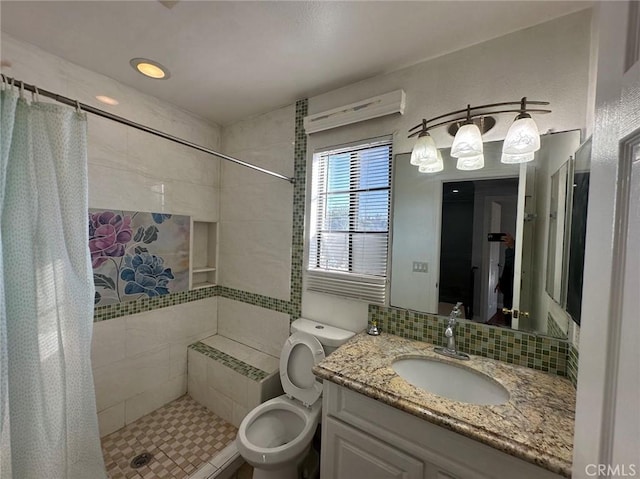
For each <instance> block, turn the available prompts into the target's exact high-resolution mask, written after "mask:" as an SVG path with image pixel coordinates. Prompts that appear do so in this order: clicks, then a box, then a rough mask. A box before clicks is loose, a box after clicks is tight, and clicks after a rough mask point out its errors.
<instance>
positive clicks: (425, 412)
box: [313, 333, 576, 477]
mask: <svg viewBox="0 0 640 479" xmlns="http://www.w3.org/2000/svg"><path fill="white" fill-rule="evenodd" d="M433 348H434V346H433V345H432V344H430V343H425V342H420V341H413V340H410V339H404V338H401V337H399V336H393V335H390V334H386V333H382V334H381V335H380V336H369V335H367V334H365V333H360V334H358V335H356V336H354V337H353V338H352V339H351V340H349V341H348V342H347V343H346V344H344V345H343V346H341V347H340V348H338V350H336V351H335V352H334V353H332V354H331V355H329V356H328V357H327V358H326V359H324V360H323V361H321V362H320V363H319V364H318V365H317V366H315V367H314V368H313V372H314V374H315V375H316V376H318V377H320V378H322V379H326V380H328V381H331V382H333V383H336V384H339V385H341V386H344V387H346V388H348V389H351V390H353V391H356V392H359V393H361V394H364V395H365V396H368V397H371V398H374V399H377V400H379V401H382V402H384V403H386V404H388V405H390V406H393V407H395V408H397V409H400V410H402V411H405V412H407V413H409V414H412V415H414V416H417V417H419V418H421V419H424V420H426V421H429V422H431V423H434V424H437V425H439V426H442V427H444V428H446V429H449V430H451V431H454V432H457V433H460V434H462V435H464V436H467V437H469V438H471V439H474V440H476V441H479V442H482V443H484V444H487V445H489V446H491V447H494V448H496V449H498V450H500V451H502V452H505V453H507V454H510V455H512V456H515V457H518V458H520V459H523V460H525V461H528V462H531V463H533V464H536V465H538V466H541V467H543V468H545V469H548V470H550V471H552V472H555V473H557V474H561V475H563V476H566V477H571V463H572V454H573V427H574V415H575V401H576V392H575V389H574V387H573V385H572V384H571V382H570V381H569V380H567V379H565V378H562V377H559V376H552V375H550V374H547V373H543V372H540V371H536V370H533V369H530V368H525V367H522V366H516V365H513V364H508V363H505V362H501V361H496V360H493V359H488V358H483V357H481V356H471V360H470V361H460V360H457V359H451V358H447V357H445V356H443V355H440V354H437V353H435V352H433ZM411 356H413V357H415V356H425V357H432V358H435V359H438V360H440V361H445V362H452V363H454V364H455V365H457V366H463V367H467V368H471V369H474V370H476V371H479V372H482V373H484V374H486V375H488V376H490V377H491V378H493V379H494V380H496V381H497V382H498V383H500V384H501V385H502V386H504V387H505V388H506V389H507V391H509V394H510V399H509V401H508V402H507V403H505V404H501V405H490V406H485V405H482V406H481V405H474V404H467V403H462V402H458V401H452V400H449V399H446V398H443V397H441V396H436V395H435V394H431V393H429V392H427V391H425V390H423V389H419V388H417V387H415V386H413V385H411V384H409V383H408V382H407V381H405V380H404V379H403V378H401V377H400V376H398V375H397V374H396V373H395V372H394V370H393V369H392V368H391V363H392V362H393V360H395V359H398V358H401V357H411Z"/></svg>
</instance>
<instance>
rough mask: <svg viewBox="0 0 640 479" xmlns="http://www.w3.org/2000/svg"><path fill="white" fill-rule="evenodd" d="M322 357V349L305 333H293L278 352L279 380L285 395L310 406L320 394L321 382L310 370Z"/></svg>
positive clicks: (318, 343) (315, 340)
mask: <svg viewBox="0 0 640 479" xmlns="http://www.w3.org/2000/svg"><path fill="white" fill-rule="evenodd" d="M323 359H324V349H323V348H322V344H320V341H318V340H317V339H316V338H314V337H313V336H311V335H310V334H307V333H302V332H297V333H293V334H292V335H291V336H289V338H288V339H287V341H286V342H285V343H284V347H283V348H282V353H281V354H280V382H281V383H282V389H284V392H285V393H286V394H287V396H289V397H292V398H295V399H297V400H298V401H302V403H303V404H304V405H305V406H311V405H312V404H313V403H315V402H316V401H317V400H318V398H319V397H320V396H321V395H322V383H320V382H319V381H316V377H315V375H314V374H313V372H311V369H312V368H313V366H315V365H316V364H318V363H319V362H320V361H322V360H323Z"/></svg>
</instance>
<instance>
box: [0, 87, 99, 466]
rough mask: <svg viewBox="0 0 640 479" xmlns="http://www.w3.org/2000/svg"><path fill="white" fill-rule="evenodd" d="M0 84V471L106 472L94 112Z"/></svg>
mask: <svg viewBox="0 0 640 479" xmlns="http://www.w3.org/2000/svg"><path fill="white" fill-rule="evenodd" d="M0 95H1V107H0V113H1V115H2V117H1V119H0V120H1V121H0V139H1V141H0V146H1V151H0V153H1V156H0V348H1V352H0V361H1V362H0V374H1V377H0V479H10V478H11V479H41V478H42V479H44V478H46V479H103V478H105V477H106V473H105V469H104V463H103V459H102V453H101V449H100V440H99V434H98V425H97V416H96V406H95V393H94V387H93V376H92V372H91V362H90V352H91V334H92V326H93V324H92V317H93V297H94V286H93V281H92V275H91V261H90V257H89V249H88V228H87V208H88V198H87V196H88V194H87V157H86V150H87V145H86V118H85V117H84V115H83V114H80V113H78V112H76V111H75V110H74V109H73V108H68V107H64V106H60V105H53V104H48V103H38V102H36V103H32V104H29V103H28V102H27V101H26V100H24V99H20V98H18V95H17V92H13V91H11V90H10V89H7V90H6V91H2V92H0Z"/></svg>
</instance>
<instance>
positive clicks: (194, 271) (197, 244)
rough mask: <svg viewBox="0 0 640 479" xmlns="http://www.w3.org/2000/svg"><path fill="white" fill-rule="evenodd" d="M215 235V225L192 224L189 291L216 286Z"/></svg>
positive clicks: (216, 229)
mask: <svg viewBox="0 0 640 479" xmlns="http://www.w3.org/2000/svg"><path fill="white" fill-rule="evenodd" d="M217 235H218V224H217V223H213V222H209V221H193V222H192V225H191V241H192V244H191V284H190V289H200V288H206V287H208V286H215V285H216V273H217V270H216V257H217V250H218V236H217Z"/></svg>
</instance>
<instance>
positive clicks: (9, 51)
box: [2, 34, 220, 435]
mask: <svg viewBox="0 0 640 479" xmlns="http://www.w3.org/2000/svg"><path fill="white" fill-rule="evenodd" d="M2 58H3V60H10V61H11V62H12V67H11V68H3V70H2V72H3V73H5V74H7V75H9V76H12V77H15V78H17V79H18V80H22V81H25V82H27V83H33V84H35V85H37V86H38V87H40V88H42V89H46V90H50V91H53V92H55V93H59V94H61V95H64V96H67V97H70V98H75V99H78V100H79V101H81V102H83V103H87V104H90V105H92V106H96V107H98V108H102V109H104V110H108V111H110V112H112V113H114V114H116V115H120V116H123V117H125V118H128V119H130V120H133V121H136V122H139V123H142V124H145V125H148V126H151V127H153V128H156V129H158V130H161V131H164V132H167V133H170V134H173V135H175V136H178V137H182V138H185V139H187V140H190V141H192V142H195V143H198V144H201V145H203V146H207V147H210V148H213V149H218V147H219V142H220V128H219V127H218V126H217V125H215V124H211V123H209V122H207V121H205V120H203V119H202V118H199V117H197V116H195V115H192V114H190V113H188V112H186V111H184V110H181V109H179V108H176V107H174V106H172V105H170V104H167V103H165V102H163V101H160V100H157V99H155V98H153V97H151V96H148V95H145V94H143V93H141V92H139V91H136V90H133V89H131V88H129V87H127V86H124V85H122V84H120V83H118V82H116V81H114V80H112V79H110V78H108V77H106V76H103V75H100V74H98V73H95V72H92V71H90V70H86V69H84V68H81V67H79V66H77V65H75V64H73V63H70V62H67V61H65V60H63V59H62V58H59V57H56V56H54V55H51V54H49V53H47V52H45V51H43V50H41V49H39V48H37V47H34V46H32V45H29V44H26V43H23V42H20V41H17V40H15V39H13V38H12V37H10V36H8V35H5V34H2ZM95 95H108V96H111V97H113V98H116V99H117V100H119V101H120V104H119V105H118V106H115V107H109V106H107V105H104V104H102V103H99V102H98V101H97V100H95V98H94V96H95ZM42 99H43V98H42ZM43 100H44V99H43ZM88 132H89V133H88V134H89V137H88V139H89V155H88V156H89V206H90V207H92V208H112V209H125V210H138V211H152V212H166V213H173V214H183V215H191V216H193V218H194V219H196V220H204V221H217V220H218V204H219V176H220V174H219V169H220V165H219V160H218V159H216V158H214V157H212V156H209V155H206V154H204V153H200V152H197V151H195V150H191V149H188V148H186V147H182V146H180V145H176V144H173V143H170V142H168V141H166V140H163V139H160V138H156V137H153V136H151V135H149V134H146V133H142V132H139V131H137V130H134V129H131V128H129V127H126V126H123V125H119V124H117V123H114V122H111V121H108V120H104V119H101V118H99V117H96V116H94V115H88ZM216 310H217V298H211V299H207V300H202V301H196V302H192V303H187V304H183V305H178V306H173V307H170V308H164V309H159V310H154V311H150V312H147V313H142V314H136V315H132V316H126V317H121V318H117V319H111V320H108V321H102V322H99V323H94V335H93V354H92V360H93V370H94V379H95V386H96V401H97V406H98V418H99V422H100V431H101V434H102V435H104V434H107V433H109V432H112V431H114V430H116V429H119V428H120V427H122V426H124V424H125V423H128V422H131V421H133V420H135V419H137V418H138V417H140V416H142V415H144V414H147V413H148V412H150V411H152V410H154V409H156V408H157V407H159V406H161V405H162V404H164V403H166V402H168V401H170V400H172V399H174V398H176V397H178V396H180V395H182V394H184V393H185V392H186V383H187V381H186V373H187V363H186V361H187V345H188V344H190V343H192V342H194V341H196V340H198V339H200V338H202V337H206V336H209V335H211V334H213V333H215V332H216V330H217V311H216Z"/></svg>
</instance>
